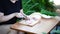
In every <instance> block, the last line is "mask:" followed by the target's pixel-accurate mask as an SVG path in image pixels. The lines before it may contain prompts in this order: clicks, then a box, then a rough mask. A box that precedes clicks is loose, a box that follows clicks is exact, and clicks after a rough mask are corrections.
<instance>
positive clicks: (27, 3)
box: [22, 0, 56, 16]
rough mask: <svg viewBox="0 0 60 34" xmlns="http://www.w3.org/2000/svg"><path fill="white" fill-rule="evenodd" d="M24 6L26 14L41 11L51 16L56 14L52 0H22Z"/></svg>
mask: <svg viewBox="0 0 60 34" xmlns="http://www.w3.org/2000/svg"><path fill="white" fill-rule="evenodd" d="M22 7H23V11H24V13H25V14H27V15H30V14H31V13H33V12H40V13H43V14H46V15H50V16H56V13H55V7H54V6H53V2H50V0H22Z"/></svg>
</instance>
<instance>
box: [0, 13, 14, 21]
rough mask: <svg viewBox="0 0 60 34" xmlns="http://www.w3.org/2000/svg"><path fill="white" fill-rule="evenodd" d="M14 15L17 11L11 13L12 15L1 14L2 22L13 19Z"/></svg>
mask: <svg viewBox="0 0 60 34" xmlns="http://www.w3.org/2000/svg"><path fill="white" fill-rule="evenodd" d="M1 14H3V13H1ZM13 17H15V13H13V14H10V15H6V16H4V15H1V16H0V22H5V21H8V20H10V19H12V18H13Z"/></svg>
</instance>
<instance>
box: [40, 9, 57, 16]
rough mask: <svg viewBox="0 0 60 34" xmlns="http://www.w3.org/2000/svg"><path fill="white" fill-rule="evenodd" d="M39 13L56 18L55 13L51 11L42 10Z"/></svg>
mask: <svg viewBox="0 0 60 34" xmlns="http://www.w3.org/2000/svg"><path fill="white" fill-rule="evenodd" d="M40 13H42V14H45V15H48V16H57V15H58V14H57V13H56V12H51V11H47V10H44V9H42V10H41V12H40Z"/></svg>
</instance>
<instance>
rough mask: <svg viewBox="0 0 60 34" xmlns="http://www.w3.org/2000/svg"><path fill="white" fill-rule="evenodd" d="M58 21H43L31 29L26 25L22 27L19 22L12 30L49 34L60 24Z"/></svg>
mask: <svg viewBox="0 0 60 34" xmlns="http://www.w3.org/2000/svg"><path fill="white" fill-rule="evenodd" d="M58 22H59V21H58V20H56V19H43V18H42V19H41V21H40V22H39V23H37V24H36V25H35V26H33V27H30V26H26V25H21V24H19V23H18V22H17V23H15V24H14V25H12V27H11V28H12V29H15V30H20V31H24V32H30V33H35V34H42V33H48V32H49V31H50V30H51V29H52V28H53V27H54V26H56V25H57V24H58Z"/></svg>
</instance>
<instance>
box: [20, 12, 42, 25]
mask: <svg viewBox="0 0 60 34" xmlns="http://www.w3.org/2000/svg"><path fill="white" fill-rule="evenodd" d="M28 17H29V18H30V20H20V21H19V23H20V24H22V25H27V26H34V25H36V24H37V23H39V22H40V19H41V16H40V13H38V12H35V13H32V14H31V15H29V16H28Z"/></svg>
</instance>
